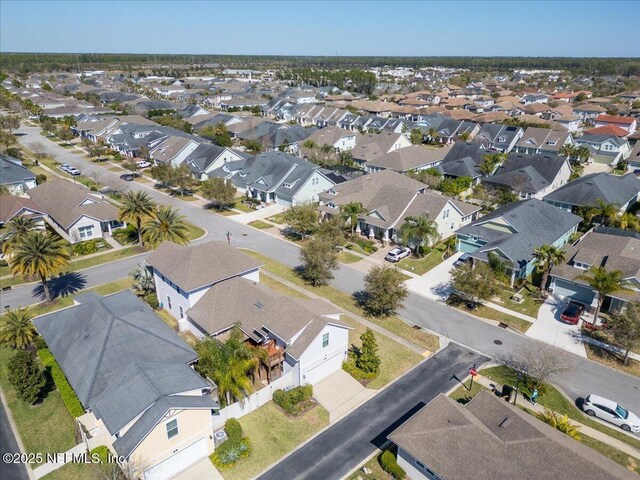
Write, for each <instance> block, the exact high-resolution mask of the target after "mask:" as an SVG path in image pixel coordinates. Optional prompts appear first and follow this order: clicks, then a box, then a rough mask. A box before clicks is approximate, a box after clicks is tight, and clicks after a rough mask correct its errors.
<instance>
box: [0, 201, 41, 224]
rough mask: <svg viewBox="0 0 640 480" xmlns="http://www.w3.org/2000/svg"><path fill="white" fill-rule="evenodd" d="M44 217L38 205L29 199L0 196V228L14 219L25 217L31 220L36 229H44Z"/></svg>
mask: <svg viewBox="0 0 640 480" xmlns="http://www.w3.org/2000/svg"><path fill="white" fill-rule="evenodd" d="M45 216H46V214H45V213H44V212H43V211H42V208H41V207H40V205H38V204H37V203H36V202H34V201H33V200H31V199H30V198H24V197H18V196H15V195H0V227H2V226H4V225H5V224H6V223H8V222H10V221H11V219H13V218H15V217H27V218H31V219H32V220H33V221H34V222H35V224H36V225H37V226H38V227H40V228H44V217H45Z"/></svg>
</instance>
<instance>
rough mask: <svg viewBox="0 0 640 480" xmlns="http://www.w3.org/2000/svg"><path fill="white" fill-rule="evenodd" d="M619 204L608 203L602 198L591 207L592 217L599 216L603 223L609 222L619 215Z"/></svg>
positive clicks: (607, 223)
mask: <svg viewBox="0 0 640 480" xmlns="http://www.w3.org/2000/svg"><path fill="white" fill-rule="evenodd" d="M618 211H619V208H618V205H615V204H613V203H607V202H605V201H604V200H602V199H601V198H598V199H597V200H596V204H595V205H594V206H592V207H591V218H594V217H596V218H598V219H599V220H600V221H601V222H602V223H603V224H605V225H609V223H610V222H611V221H612V220H613V219H615V218H616V216H617V215H618Z"/></svg>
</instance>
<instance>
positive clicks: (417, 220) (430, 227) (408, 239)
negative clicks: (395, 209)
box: [398, 213, 440, 257]
mask: <svg viewBox="0 0 640 480" xmlns="http://www.w3.org/2000/svg"><path fill="white" fill-rule="evenodd" d="M398 236H399V237H400V239H401V241H402V243H404V244H405V245H408V244H412V245H415V252H416V256H417V257H421V256H422V245H423V244H425V243H426V244H431V243H432V242H435V241H436V240H438V238H440V234H439V233H438V226H437V225H436V222H434V221H432V220H429V215H428V214H426V213H425V214H423V215H419V216H414V217H411V216H410V217H406V218H405V219H404V224H403V225H402V226H401V227H400V230H399V231H398Z"/></svg>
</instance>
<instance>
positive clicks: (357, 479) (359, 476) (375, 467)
mask: <svg viewBox="0 0 640 480" xmlns="http://www.w3.org/2000/svg"><path fill="white" fill-rule="evenodd" d="M380 455H382V452H380V453H378V454H376V455H375V456H374V457H373V458H372V459H370V460H369V461H368V462H367V463H365V464H364V465H363V466H362V467H360V468H359V469H358V470H356V471H355V472H353V473H352V474H351V475H350V476H348V477H347V480H393V477H392V476H391V475H389V474H388V473H387V472H385V471H384V470H383V469H382V467H381V466H380ZM363 468H367V469H369V470H371V473H369V474H366V473H364V472H363V471H362V469H363Z"/></svg>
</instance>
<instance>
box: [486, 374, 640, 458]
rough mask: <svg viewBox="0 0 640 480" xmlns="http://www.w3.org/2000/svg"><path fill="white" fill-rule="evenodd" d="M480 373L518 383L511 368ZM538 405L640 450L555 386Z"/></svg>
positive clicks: (548, 387) (638, 444)
mask: <svg viewBox="0 0 640 480" xmlns="http://www.w3.org/2000/svg"><path fill="white" fill-rule="evenodd" d="M480 373H481V374H482V375H484V376H485V377H487V378H489V379H491V380H493V381H494V382H497V383H499V384H501V385H505V384H507V385H512V386H515V385H516V383H517V377H516V373H515V370H512V369H510V368H509V367H505V366H499V367H490V368H485V369H483V370H481V371H480ZM521 391H522V392H523V393H524V394H526V395H528V394H530V392H529V391H528V390H527V389H526V388H521ZM538 403H539V404H540V405H542V406H543V407H547V408H549V409H550V410H553V411H554V412H558V413H560V414H562V415H568V416H569V418H571V419H572V420H575V421H576V422H580V423H582V424H584V425H587V426H589V427H591V428H594V429H595V430H598V431H600V432H602V433H605V434H607V435H609V436H610V437H613V438H616V439H618V440H620V441H623V442H625V443H627V444H629V445H631V446H632V447H634V448H637V449H640V440H638V439H635V438H632V437H630V436H629V435H627V434H625V433H624V432H623V431H622V430H618V429H616V428H610V427H607V426H605V425H603V424H601V423H599V422H597V421H595V420H592V419H591V418H589V417H588V416H586V415H584V414H583V413H582V412H581V411H580V410H578V407H576V406H575V405H574V404H573V402H571V401H570V400H569V399H568V398H567V397H565V396H564V395H563V394H562V392H560V391H559V390H558V389H557V388H556V387H554V386H553V385H550V384H547V385H546V393H545V394H544V395H543V396H541V397H539V398H538Z"/></svg>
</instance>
